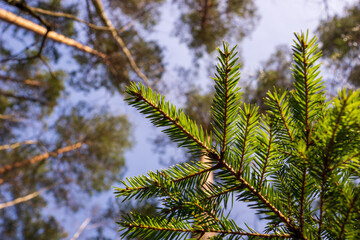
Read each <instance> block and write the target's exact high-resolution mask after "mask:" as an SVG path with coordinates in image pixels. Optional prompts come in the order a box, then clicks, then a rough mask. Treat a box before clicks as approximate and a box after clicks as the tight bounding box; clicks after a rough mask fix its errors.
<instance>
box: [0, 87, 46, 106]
mask: <svg viewBox="0 0 360 240" xmlns="http://www.w3.org/2000/svg"><path fill="white" fill-rule="evenodd" d="M0 96H4V97H9V98H15V99H18V100H21V101H30V102H37V103H40V104H43V105H45V104H46V101H44V100H42V99H39V98H34V97H29V96H21V95H16V94H13V93H11V92H4V91H1V90H0Z"/></svg>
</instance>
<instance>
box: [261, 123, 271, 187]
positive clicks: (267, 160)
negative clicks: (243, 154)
mask: <svg viewBox="0 0 360 240" xmlns="http://www.w3.org/2000/svg"><path fill="white" fill-rule="evenodd" d="M273 137H274V136H273V131H272V128H271V127H270V131H269V144H268V146H267V150H266V157H265V161H264V163H263V164H264V165H263V168H262V171H261V177H260V181H259V191H261V189H262V185H263V181H264V177H265V173H266V167H267V165H268V162H269V158H270V151H271V147H272V141H273Z"/></svg>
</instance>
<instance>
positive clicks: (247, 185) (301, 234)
mask: <svg viewBox="0 0 360 240" xmlns="http://www.w3.org/2000/svg"><path fill="white" fill-rule="evenodd" d="M223 166H224V167H225V168H226V169H227V170H228V171H229V172H230V173H231V174H232V175H233V176H235V177H236V179H237V180H238V181H239V182H240V183H241V184H242V185H243V186H244V187H245V188H247V189H248V190H249V191H250V192H251V193H252V194H254V196H256V197H257V198H258V199H259V201H261V202H262V203H264V204H265V205H266V206H267V207H268V208H269V209H270V210H271V211H273V212H274V213H275V214H276V215H277V216H278V217H279V219H280V220H281V221H282V222H284V223H285V224H286V225H287V226H288V227H289V228H290V229H291V230H292V231H294V233H296V235H297V236H299V237H301V238H302V239H306V238H305V237H304V235H303V233H302V232H301V231H299V229H298V227H297V226H295V225H294V224H293V223H292V222H291V220H290V219H289V218H287V217H286V216H285V215H284V214H283V213H282V212H281V211H280V210H279V209H277V208H276V207H275V206H274V205H273V204H272V203H270V202H269V200H267V199H266V197H264V196H263V195H262V194H261V192H259V191H257V190H256V189H255V188H254V187H253V186H251V185H250V184H249V183H248V182H247V181H246V180H245V179H244V178H242V177H241V176H239V175H238V174H237V173H236V171H235V170H234V169H232V168H231V167H230V166H229V165H228V164H227V163H226V162H224V163H223Z"/></svg>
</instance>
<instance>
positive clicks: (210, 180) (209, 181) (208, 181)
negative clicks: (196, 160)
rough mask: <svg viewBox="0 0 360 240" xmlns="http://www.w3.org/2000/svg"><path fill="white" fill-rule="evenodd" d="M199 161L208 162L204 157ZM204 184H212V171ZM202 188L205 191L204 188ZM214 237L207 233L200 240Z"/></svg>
mask: <svg viewBox="0 0 360 240" xmlns="http://www.w3.org/2000/svg"><path fill="white" fill-rule="evenodd" d="M200 161H201V162H203V163H207V162H208V160H207V159H206V156H202V157H201V159H200ZM206 183H214V173H213V171H210V173H209V176H208V178H207V179H206ZM204 188H205V189H206V186H205V187H204ZM214 236H216V233H209V232H207V233H205V234H204V235H203V236H202V237H201V238H200V239H201V240H205V239H209V238H210V237H214Z"/></svg>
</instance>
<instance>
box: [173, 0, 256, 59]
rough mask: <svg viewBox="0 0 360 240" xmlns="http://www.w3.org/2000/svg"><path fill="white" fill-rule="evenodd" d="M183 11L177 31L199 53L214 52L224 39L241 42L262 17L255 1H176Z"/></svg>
mask: <svg viewBox="0 0 360 240" xmlns="http://www.w3.org/2000/svg"><path fill="white" fill-rule="evenodd" d="M176 2H178V4H179V8H180V9H181V11H182V15H181V19H180V20H179V21H178V22H177V28H176V29H177V30H176V34H177V35H178V36H180V37H181V40H182V41H184V42H185V43H186V44H187V45H188V46H189V47H190V48H192V49H194V50H195V52H196V54H197V55H202V52H207V53H212V52H213V51H214V50H215V49H216V44H217V43H218V42H219V41H221V40H222V39H224V38H228V39H234V40H236V41H239V40H241V39H243V38H244V36H246V34H248V33H250V32H251V31H252V30H253V29H254V26H255V23H256V20H257V18H258V16H257V13H256V6H255V4H254V2H253V0H229V1H225V2H221V1H218V0H204V1H189V0H176Z"/></svg>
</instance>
